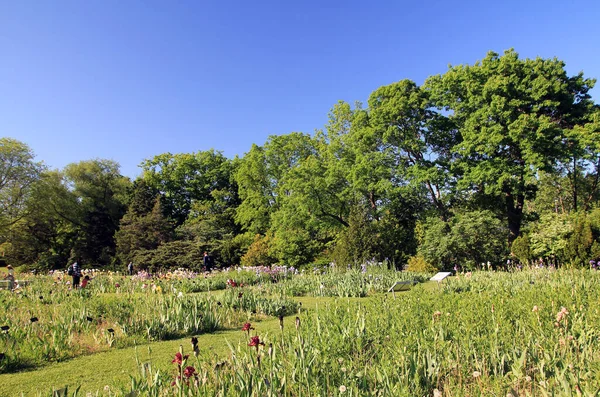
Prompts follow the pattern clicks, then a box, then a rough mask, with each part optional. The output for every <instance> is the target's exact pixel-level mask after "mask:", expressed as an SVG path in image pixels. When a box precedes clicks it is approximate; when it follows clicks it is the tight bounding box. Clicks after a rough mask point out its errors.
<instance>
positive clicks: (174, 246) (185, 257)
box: [132, 240, 204, 271]
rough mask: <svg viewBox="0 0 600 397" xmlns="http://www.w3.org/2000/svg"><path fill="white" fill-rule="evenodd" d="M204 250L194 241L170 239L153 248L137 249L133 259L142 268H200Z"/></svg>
mask: <svg viewBox="0 0 600 397" xmlns="http://www.w3.org/2000/svg"><path fill="white" fill-rule="evenodd" d="M203 252H204V251H203V250H202V249H201V247H199V246H198V245H197V244H196V243H195V242H194V241H189V240H179V241H169V242H166V243H164V244H161V245H159V246H158V247H157V248H156V249H153V250H143V249H140V250H136V251H134V254H133V257H132V260H133V262H134V263H135V264H136V266H139V268H140V269H149V270H150V271H156V270H164V269H169V268H174V269H178V268H184V269H193V270H200V269H201V268H202V258H203Z"/></svg>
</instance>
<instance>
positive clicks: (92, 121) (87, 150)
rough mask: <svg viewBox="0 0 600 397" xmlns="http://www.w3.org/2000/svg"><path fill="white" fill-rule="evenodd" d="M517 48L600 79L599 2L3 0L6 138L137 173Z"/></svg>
mask: <svg viewBox="0 0 600 397" xmlns="http://www.w3.org/2000/svg"><path fill="white" fill-rule="evenodd" d="M511 47H514V48H515V49H516V51H517V52H519V54H520V55H521V56H522V57H535V56H538V55H539V56H542V57H554V56H556V57H558V58H559V59H562V60H564V61H565V62H566V63H567V70H568V71H569V73H571V74H575V73H577V72H579V71H581V70H583V71H584V72H585V74H586V76H589V77H598V78H600V1H598V0H581V1H579V0H545V1H537V0H519V1H515V0H506V1H500V0H497V1H495V2H491V1H480V0H477V1H475V0H473V1H461V0H455V1H401V0H397V1H364V0H363V1H349V0H344V1H327V0H322V1H312V0H308V1H286V0H279V1H259V0H257V1H201V0H197V1H149V0H145V1H134V0H125V1H123V0H120V1H116V0H71V1H67V0H0V134H1V135H0V136H9V137H12V138H16V139H18V140H21V141H23V142H25V143H27V144H28V145H29V146H30V147H31V148H32V149H33V151H34V152H35V153H36V155H37V159H38V160H43V161H44V162H45V163H46V164H47V165H49V166H51V167H53V168H62V167H64V166H65V165H66V164H68V163H71V162H78V161H81V160H89V159H92V158H108V159H113V160H116V161H118V162H119V163H120V164H121V167H122V168H121V170H122V173H123V174H125V175H128V176H131V177H135V176H136V175H139V174H140V170H139V168H138V164H139V163H140V162H141V161H142V160H143V159H145V158H150V157H152V156H155V155H157V154H160V153H164V152H171V153H181V152H195V151H199V150H208V149H210V148H215V149H217V150H221V151H223V152H224V154H225V155H227V156H228V157H233V156H235V155H236V154H238V155H243V154H244V153H245V152H247V151H248V150H249V149H250V146H251V144H252V143H257V144H259V145H262V144H263V143H264V142H265V141H266V139H267V137H268V136H269V135H273V134H277V135H279V134H285V133H289V132H292V131H302V132H313V131H314V130H315V129H316V128H321V127H323V125H324V124H325V122H326V120H327V112H328V111H329V109H330V108H331V106H332V105H333V104H334V103H335V102H337V101H338V100H340V99H342V100H346V101H349V102H354V101H356V100H359V101H366V99H367V98H368V96H369V94H370V93H371V92H372V91H373V90H375V89H376V88H378V87H379V86H382V85H384V84H389V83H392V82H394V81H398V80H401V79H404V78H409V79H413V80H415V81H416V82H417V83H419V84H420V83H422V82H423V80H424V79H425V78H426V77H427V76H430V75H433V74H438V73H444V71H445V70H446V69H447V66H448V64H461V63H469V64H472V63H474V62H475V61H476V60H478V59H481V58H483V57H484V56H485V54H486V52H487V51H489V50H494V51H496V52H502V51H503V50H505V49H508V48H511ZM598 92H600V90H599V89H596V90H595V96H596V97H597V93H598ZM596 101H597V102H598V99H597V98H596Z"/></svg>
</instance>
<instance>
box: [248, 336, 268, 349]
mask: <svg viewBox="0 0 600 397" xmlns="http://www.w3.org/2000/svg"><path fill="white" fill-rule="evenodd" d="M259 345H263V346H264V345H265V344H264V342H261V341H260V338H259V337H258V335H256V336H253V337H252V338H250V343H248V346H256V350H258V346H259Z"/></svg>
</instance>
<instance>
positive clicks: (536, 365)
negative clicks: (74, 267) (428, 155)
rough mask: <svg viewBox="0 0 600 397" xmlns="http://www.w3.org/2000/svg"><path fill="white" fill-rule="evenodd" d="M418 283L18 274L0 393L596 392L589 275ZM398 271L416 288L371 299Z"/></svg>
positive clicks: (300, 275)
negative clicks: (76, 282) (79, 282)
mask: <svg viewBox="0 0 600 397" xmlns="http://www.w3.org/2000/svg"><path fill="white" fill-rule="evenodd" d="M429 277H430V275H428V274H417V273H407V272H395V271H391V270H387V269H386V268H385V267H383V266H379V265H373V266H365V267H363V269H362V270H361V269H357V270H346V269H335V268H323V269H314V270H309V271H304V272H298V271H297V270H295V269H293V268H292V269H288V268H256V269H230V270H228V271H224V272H218V273H214V274H211V275H210V276H208V277H205V276H204V275H202V274H194V273H190V272H183V271H182V272H174V273H167V274H164V275H162V276H161V277H159V278H157V277H151V276H150V275H148V274H143V273H142V274H138V275H137V276H134V277H125V276H122V275H120V274H116V273H115V274H111V273H98V274H95V275H94V277H93V280H92V282H91V284H90V286H89V288H88V289H84V290H78V291H73V290H71V289H70V286H69V285H68V284H67V283H66V279H67V278H65V276H64V275H62V274H60V273H57V274H54V275H51V276H35V277H31V283H30V285H28V286H26V287H23V288H21V289H20V290H19V291H18V292H16V293H15V292H12V293H11V292H8V291H0V304H2V307H5V308H6V309H7V310H6V311H5V312H4V314H3V315H2V316H0V322H1V324H0V326H2V327H3V328H2V332H0V353H2V355H1V356H0V357H1V359H0V395H3V396H4V395H6V396H12V395H21V394H20V392H21V391H22V392H23V393H24V395H33V396H35V395H42V396H46V395H53V393H54V391H55V390H61V391H60V392H57V393H64V394H66V395H73V394H76V395H84V396H86V395H94V396H96V395H98V396H105V395H106V396H171V395H179V396H230V395H231V396H280V395H281V396H309V395H310V396H313V395H314V396H338V395H339V396H412V395H418V396H490V395H499V396H508V395H512V396H515V397H516V396H545V395H548V396H550V395H553V396H563V395H565V396H570V395H573V396H575V395H583V396H597V395H599V393H600V327H599V325H600V312H599V308H598V304H599V303H600V288H599V287H600V272H597V271H593V270H553V269H528V270H522V271H514V272H488V271H478V272H473V273H466V274H458V275H456V276H455V277H451V278H448V279H446V280H444V281H443V282H442V283H440V284H439V285H438V284H437V283H431V282H427V281H426V280H428V278H429ZM401 280H415V281H417V282H418V284H417V285H415V286H414V287H413V288H412V289H410V290H409V291H407V292H402V293H397V294H396V296H395V297H394V296H392V295H391V294H387V293H385V291H386V290H387V289H388V288H389V286H390V285H392V284H393V282H394V281H401ZM6 327H8V328H6ZM124 362H127V363H130V364H131V365H129V364H128V365H125V366H124V364H123V363H124ZM92 363H93V364H92ZM65 386H67V387H68V389H67V390H65V389H64V387H65Z"/></svg>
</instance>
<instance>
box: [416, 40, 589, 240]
mask: <svg viewBox="0 0 600 397" xmlns="http://www.w3.org/2000/svg"><path fill="white" fill-rule="evenodd" d="M564 66H565V65H564V63H563V62H562V61H559V60H558V59H542V58H536V59H525V60H521V59H519V56H518V54H517V53H516V52H515V51H514V50H509V51H506V52H505V53H504V55H502V56H500V55H498V54H496V53H493V52H490V53H488V55H487V56H486V57H485V58H484V59H483V60H482V61H481V62H477V63H476V64H475V65H473V66H470V65H461V66H455V67H450V69H449V70H448V72H446V73H445V74H444V75H438V76H433V77H430V78H429V79H428V80H427V81H426V83H425V86H426V88H427V89H428V90H429V91H430V93H431V98H432V99H433V102H434V104H435V105H436V106H437V107H438V108H439V109H440V110H442V111H444V112H448V113H449V116H448V117H449V119H450V120H451V121H452V122H454V123H455V125H456V126H457V128H459V130H460V134H461V137H462V140H461V141H460V142H459V143H458V144H456V145H455V146H454V147H453V148H452V150H453V152H454V153H455V154H456V156H457V158H456V161H454V163H453V167H454V170H456V171H458V172H460V173H461V174H462V176H461V179H460V181H459V185H458V187H459V188H460V189H462V190H463V191H465V192H468V194H470V195H478V194H480V193H484V194H489V195H493V196H496V197H498V198H499V200H500V201H501V202H502V203H503V211H502V212H503V213H504V216H505V217H506V219H507V221H508V229H509V237H508V242H509V244H510V243H512V241H513V240H514V239H515V238H516V237H518V236H519V233H520V229H521V223H522V221H523V207H524V204H525V200H526V198H527V197H528V195H532V194H533V188H534V186H535V181H536V179H535V178H536V173H537V172H538V171H539V170H544V171H550V170H552V168H553V166H554V165H555V164H556V163H557V161H558V159H560V158H561V154H562V152H563V146H562V139H563V137H564V136H565V135H564V130H563V128H564V125H563V120H565V119H567V118H569V117H568V116H569V115H570V114H574V113H577V111H578V110H577V108H578V106H579V103H580V101H581V100H582V98H583V99H584V100H585V97H586V93H587V90H588V88H589V87H590V86H591V85H593V81H591V80H587V79H583V78H570V77H569V76H568V75H567V73H566V71H565V69H564Z"/></svg>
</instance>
